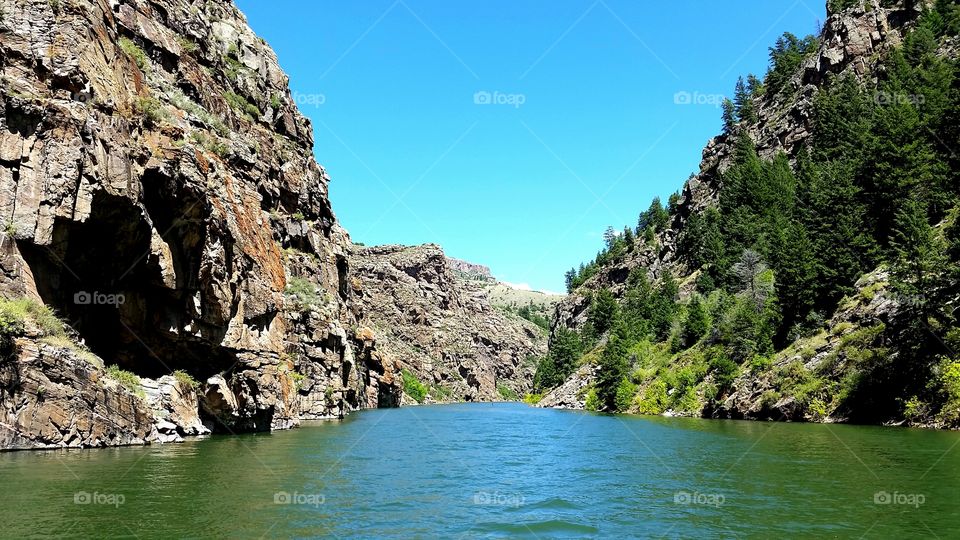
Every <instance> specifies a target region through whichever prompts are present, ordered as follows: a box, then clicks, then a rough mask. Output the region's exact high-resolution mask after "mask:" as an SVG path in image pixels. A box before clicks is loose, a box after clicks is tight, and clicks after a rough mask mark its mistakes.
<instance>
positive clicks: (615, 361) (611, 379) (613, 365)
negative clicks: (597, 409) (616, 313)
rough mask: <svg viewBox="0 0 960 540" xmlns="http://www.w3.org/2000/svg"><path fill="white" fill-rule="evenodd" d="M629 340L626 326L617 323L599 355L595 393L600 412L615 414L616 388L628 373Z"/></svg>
mask: <svg viewBox="0 0 960 540" xmlns="http://www.w3.org/2000/svg"><path fill="white" fill-rule="evenodd" d="M629 347H630V339H629V331H628V330H627V328H626V325H625V324H623V323H622V322H620V321H618V324H616V326H615V328H614V331H613V332H612V333H611V334H610V339H609V340H608V341H607V346H606V347H604V349H603V353H602V354H601V355H600V362H599V363H600V369H599V370H598V371H597V383H596V385H597V386H596V391H597V398H598V399H599V401H600V404H601V406H602V407H603V409H602V410H604V411H609V412H617V388H618V387H619V386H620V383H621V381H623V379H624V378H625V377H626V376H627V373H628V371H629V367H630V366H629V361H628V358H627V356H628V354H629Z"/></svg>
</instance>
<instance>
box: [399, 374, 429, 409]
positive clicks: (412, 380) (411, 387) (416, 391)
mask: <svg viewBox="0 0 960 540" xmlns="http://www.w3.org/2000/svg"><path fill="white" fill-rule="evenodd" d="M400 374H401V375H402V376H403V391H404V392H405V393H406V394H407V395H408V396H410V397H412V398H413V399H414V400H416V402H417V403H423V402H424V400H426V399H427V387H426V386H425V385H424V384H423V383H422V382H420V379H418V378H417V376H416V375H414V374H413V373H411V372H410V371H409V370H407V369H403V370H401V371H400Z"/></svg>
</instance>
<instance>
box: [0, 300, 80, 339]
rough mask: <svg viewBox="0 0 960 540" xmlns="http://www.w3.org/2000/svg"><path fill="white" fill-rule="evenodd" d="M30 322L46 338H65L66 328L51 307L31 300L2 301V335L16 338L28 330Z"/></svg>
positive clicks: (0, 304) (0, 303) (0, 315)
mask: <svg viewBox="0 0 960 540" xmlns="http://www.w3.org/2000/svg"><path fill="white" fill-rule="evenodd" d="M28 321H30V322H32V323H33V324H34V325H36V326H37V328H39V329H40V331H41V332H42V333H43V335H45V336H58V337H60V336H65V335H66V328H65V327H64V324H63V321H61V320H60V319H59V318H58V317H57V314H56V313H54V311H53V310H52V309H50V308H49V307H47V306H45V305H43V304H41V303H39V302H37V301H36V300H32V299H30V298H15V299H13V300H7V299H0V334H2V335H4V336H8V337H10V336H15V335H19V334H22V333H23V332H24V331H25V330H26V323H27V322H28Z"/></svg>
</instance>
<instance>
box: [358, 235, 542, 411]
mask: <svg viewBox="0 0 960 540" xmlns="http://www.w3.org/2000/svg"><path fill="white" fill-rule="evenodd" d="M350 265H351V267H352V269H353V271H354V277H355V279H354V281H353V283H352V288H353V290H354V294H355V295H356V297H357V298H358V300H359V302H360V305H361V306H362V309H363V312H364V315H365V316H366V320H367V321H368V322H369V323H370V324H371V326H372V327H373V329H374V330H375V331H376V333H377V335H378V336H380V338H381V339H380V342H379V345H378V348H381V349H383V350H384V351H385V352H387V353H389V354H390V356H392V357H394V358H395V359H396V360H397V361H398V362H399V363H400V364H401V365H402V366H404V367H405V368H406V369H408V370H409V371H410V372H411V373H413V374H415V375H416V377H417V378H418V379H419V380H420V381H422V382H423V383H424V384H425V385H426V386H427V388H428V389H429V391H430V394H429V396H430V398H431V399H433V400H437V401H449V400H466V401H492V400H502V399H504V398H506V397H514V396H522V395H523V394H525V393H527V392H529V391H530V389H531V387H532V385H533V374H534V371H535V367H536V360H535V359H536V358H539V357H541V356H543V355H544V354H545V352H546V335H545V334H544V332H543V331H542V330H541V329H540V328H538V327H537V326H536V325H534V324H533V323H530V322H529V321H526V320H524V319H522V318H520V317H518V316H516V315H512V314H508V313H507V312H506V311H504V310H501V309H498V308H496V307H494V306H493V305H492V304H491V303H490V299H489V297H488V291H489V288H488V287H486V286H485V284H484V283H483V282H482V280H475V279H469V278H466V277H463V276H462V274H461V272H462V269H463V268H465V267H464V265H463V264H458V263H456V262H454V263H451V262H450V260H449V259H448V258H447V257H446V256H445V255H444V253H443V250H442V249H441V248H440V247H439V246H436V245H430V244H428V245H423V246H417V247H403V246H377V247H355V248H354V252H353V255H352V256H351V258H350Z"/></svg>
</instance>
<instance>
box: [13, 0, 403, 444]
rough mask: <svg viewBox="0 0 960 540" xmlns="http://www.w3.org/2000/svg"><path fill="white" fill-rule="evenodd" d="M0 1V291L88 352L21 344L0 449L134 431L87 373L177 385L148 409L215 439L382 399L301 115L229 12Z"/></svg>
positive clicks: (382, 362)
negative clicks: (300, 293) (219, 433)
mask: <svg viewBox="0 0 960 540" xmlns="http://www.w3.org/2000/svg"><path fill="white" fill-rule="evenodd" d="M0 7H2V13H3V17H2V19H0V55H2V63H0V69H2V82H3V85H2V90H0V104H2V107H3V115H2V116H0V124H2V126H0V127H2V129H0V221H2V223H3V226H4V229H3V233H4V234H3V249H2V261H0V263H2V275H0V292H2V293H3V294H4V296H6V297H9V298H13V297H22V296H26V297H30V298H33V299H35V300H37V301H40V302H42V303H44V304H46V305H47V306H50V307H51V308H53V309H55V310H56V311H57V313H58V314H59V315H60V316H61V318H62V319H64V320H65V321H67V322H68V323H69V324H70V325H71V326H72V328H73V329H75V330H76V335H72V336H71V337H72V340H73V341H74V342H75V343H82V344H83V345H84V346H85V347H86V348H89V350H90V352H91V353H92V354H90V355H85V356H89V357H99V361H98V362H93V363H91V362H86V363H85V364H82V365H81V364H78V365H77V366H74V367H70V366H69V365H68V364H69V363H70V362H68V361H63V362H59V361H55V360H52V359H53V358H55V357H56V355H57V354H59V353H57V352H56V351H53V350H50V351H47V350H46V349H44V348H43V347H39V348H38V347H37V346H36V343H34V342H35V339H34V338H37V339H39V338H38V337H37V336H34V337H33V338H31V336H30V335H24V336H22V338H21V339H20V340H19V341H18V342H17V344H16V346H15V347H13V348H11V349H10V350H9V351H8V353H9V354H7V357H6V360H5V361H4V364H3V366H2V367H0V371H2V372H3V384H4V386H3V393H2V394H0V410H2V414H3V415H4V417H3V419H2V420H0V425H2V427H0V431H3V435H0V447H33V446H43V445H67V446H83V445H110V444H129V443H136V442H139V441H142V440H148V439H150V438H151V433H152V432H153V431H156V429H155V427H156V426H155V425H154V424H156V422H159V421H160V419H158V420H156V422H155V421H154V420H153V418H154V417H155V416H156V414H155V411H154V408H152V407H151V406H150V405H148V401H149V400H146V399H141V398H138V397H137V396H133V395H132V394H131V396H132V397H131V399H132V400H131V401H129V402H127V401H124V402H123V403H122V404H121V403H119V402H115V401H116V400H118V399H120V398H119V397H116V396H114V395H113V393H112V392H113V390H111V389H109V388H107V386H105V385H107V384H108V382H109V379H110V377H108V376H106V374H105V371H104V368H103V367H102V366H101V365H98V364H99V363H102V364H105V365H107V366H111V365H115V366H119V367H120V368H122V369H124V370H126V371H129V372H132V373H134V374H136V375H138V376H140V377H143V378H150V379H158V378H160V377H162V376H165V375H169V374H171V373H172V372H174V371H178V370H182V371H183V372H185V373H186V374H189V375H190V376H191V377H192V378H193V379H194V380H196V381H199V385H198V387H197V388H196V391H197V393H198V394H199V396H200V397H199V399H197V396H196V395H194V393H193V392H187V393H186V394H187V395H185V396H184V398H183V400H185V401H184V402H183V403H178V404H169V401H170V399H174V400H175V398H171V394H170V393H169V392H167V393H166V394H164V395H165V396H166V398H165V399H166V401H165V402H166V403H168V405H169V407H167V408H166V409H165V410H167V411H168V412H169V411H178V410H182V408H183V407H188V408H189V407H192V408H193V409H194V410H198V411H199V414H200V415H201V416H202V418H203V420H204V422H205V423H206V424H207V425H208V427H210V428H212V429H214V430H229V431H235V430H270V429H279V428H287V427H292V426H295V425H297V424H298V423H299V420H300V418H301V416H308V417H318V416H337V415H342V414H344V413H346V412H349V411H351V410H355V409H358V408H364V407H371V406H377V404H378V403H379V404H389V403H393V402H395V401H399V399H398V398H397V396H398V393H399V390H398V389H399V386H396V383H395V382H394V378H393V365H392V361H391V360H389V359H388V358H385V357H383V356H382V355H381V354H380V353H378V352H377V351H376V347H375V339H368V340H366V341H364V340H358V339H356V336H355V333H354V329H355V328H357V327H359V326H361V324H360V321H358V319H357V315H356V313H355V310H354V307H353V293H352V289H351V288H350V287H349V286H348V281H349V267H348V262H347V248H346V246H348V245H349V243H350V242H349V238H348V236H347V234H346V233H345V232H344V231H343V230H342V229H341V228H340V227H339V225H338V224H337V221H336V218H335V217H334V214H333V212H332V210H331V208H330V202H329V199H328V196H327V185H328V182H329V178H328V177H327V175H326V173H325V171H324V170H323V169H322V168H321V167H320V166H319V165H318V164H317V163H316V161H315V160H314V157H313V150H312V147H313V141H312V131H311V127H310V123H309V121H308V120H307V119H306V118H304V117H303V116H302V115H301V114H300V113H299V111H298V110H297V108H296V106H295V104H294V101H293V99H292V97H291V94H290V91H289V87H288V79H287V76H286V75H285V74H284V73H283V71H282V70H281V69H280V67H279V65H278V63H277V58H276V56H275V55H274V53H273V51H272V50H271V49H270V48H269V47H268V46H267V45H266V44H265V43H264V42H263V41H262V40H261V39H259V38H258V37H257V36H256V35H255V34H254V33H253V32H252V31H251V29H250V28H249V26H248V25H247V22H246V20H245V19H244V17H243V15H242V14H241V13H240V12H239V11H238V10H237V8H236V7H235V6H234V5H233V4H232V3H231V2H229V1H227V0H209V1H205V2H194V1H188V0H158V1H146V0H109V1H108V0H60V1H59V2H52V1H48V0H2V1H0ZM292 280H302V283H309V287H310V288H311V289H312V293H311V299H312V300H311V301H310V302H309V303H308V305H304V304H303V303H302V302H297V301H294V299H293V298H292V297H291V295H290V294H288V292H287V291H288V289H289V288H290V287H289V286H290V284H291V281H292ZM45 347H46V346H45ZM73 360H76V361H77V362H83V360H82V359H80V358H75V359H73ZM51 370H54V371H56V370H59V371H63V372H64V373H63V376H59V375H57V376H53V371H51ZM78 370H79V371H78ZM66 371H69V372H70V375H69V376H67V375H66ZM81 371H82V372H83V373H80V372H81ZM87 371H89V373H87ZM42 379H46V380H44V381H43V382H40V381H41V380H42ZM104 381H107V382H104ZM210 381H214V382H210ZM38 385H42V386H43V391H41V392H40V394H45V395H39V396H38ZM147 386H150V387H154V386H156V384H153V383H151V384H147ZM116 392H119V393H120V394H121V395H122V394H123V393H124V392H125V390H124V388H123V387H119V389H117V390H116ZM174 394H176V393H174ZM214 394H216V395H220V396H221V397H223V398H224V399H223V400H221V401H216V406H213V405H211V403H213V402H214V401H215V400H213V399H212V398H211V397H210V396H212V395H214ZM55 395H56V396H57V398H58V399H56V400H51V399H50V398H53V397H54V396H55ZM128 397H130V396H128ZM61 398H62V399H61ZM120 400H121V401H123V400H122V399H120ZM104 407H106V409H103V408H104ZM224 407H226V408H224ZM161 408H163V407H161ZM38 411H43V413H44V414H43V416H44V418H45V419H44V420H43V421H42V424H43V425H37V420H36V417H35V413H37V412H38ZM105 411H106V412H105ZM110 411H116V412H115V413H113V412H110ZM121 416H122V417H123V419H124V421H123V422H117V421H116V420H117V418H119V417H121ZM161 416H163V418H162V420H163V421H164V422H171V423H174V424H176V425H178V426H179V427H178V428H177V429H178V433H179V434H181V435H191V434H196V433H197V432H198V428H197V426H196V425H195V424H196V422H195V419H193V418H190V415H189V414H173V415H171V414H166V415H161ZM80 417H85V418H86V420H84V422H86V423H87V424H85V425H84V427H82V428H81V427H78V425H77V424H76V422H75V421H74V419H76V418H80ZM28 418H30V420H28ZM171 418H173V420H171ZM176 419H180V420H176ZM177 422H181V423H182V424H184V425H180V424H177ZM108 425H109V428H107V426H108ZM51 426H54V427H51ZM162 427H164V428H165V429H166V431H167V432H169V431H170V428H169V426H168V425H167V424H163V425H162ZM107 432H109V433H107ZM154 438H156V437H155V434H154Z"/></svg>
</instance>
